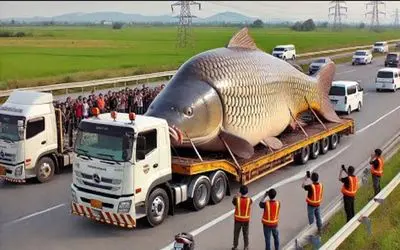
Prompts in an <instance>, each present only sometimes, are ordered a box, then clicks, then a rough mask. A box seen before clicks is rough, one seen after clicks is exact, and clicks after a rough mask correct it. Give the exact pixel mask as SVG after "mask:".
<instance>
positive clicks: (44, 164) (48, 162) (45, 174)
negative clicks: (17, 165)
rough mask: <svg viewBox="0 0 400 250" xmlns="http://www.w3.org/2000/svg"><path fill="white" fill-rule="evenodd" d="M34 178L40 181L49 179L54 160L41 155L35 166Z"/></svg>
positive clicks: (52, 170) (52, 174)
mask: <svg viewBox="0 0 400 250" xmlns="http://www.w3.org/2000/svg"><path fill="white" fill-rule="evenodd" d="M35 171H36V179H37V180H38V181H39V182H40V183H44V182H48V181H50V180H51V179H52V178H53V176H54V162H53V160H52V159H51V158H49V157H42V158H41V159H40V160H39V161H38V162H37V164H36V166H35Z"/></svg>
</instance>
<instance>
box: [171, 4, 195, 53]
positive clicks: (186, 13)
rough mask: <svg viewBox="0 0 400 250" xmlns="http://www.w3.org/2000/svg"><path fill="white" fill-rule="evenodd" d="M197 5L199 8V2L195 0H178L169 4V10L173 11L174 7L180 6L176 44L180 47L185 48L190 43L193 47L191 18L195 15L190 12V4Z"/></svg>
mask: <svg viewBox="0 0 400 250" xmlns="http://www.w3.org/2000/svg"><path fill="white" fill-rule="evenodd" d="M191 5H198V6H199V10H201V4H200V3H198V2H195V1H179V2H176V3H173V4H171V10H172V12H174V7H177V6H180V7H181V12H180V15H179V24H178V35H177V41H176V45H177V47H180V48H185V47H187V46H188V44H190V45H191V46H192V47H193V37H192V27H191V26H192V18H194V17H196V16H193V15H192V14H191V11H190V6H191Z"/></svg>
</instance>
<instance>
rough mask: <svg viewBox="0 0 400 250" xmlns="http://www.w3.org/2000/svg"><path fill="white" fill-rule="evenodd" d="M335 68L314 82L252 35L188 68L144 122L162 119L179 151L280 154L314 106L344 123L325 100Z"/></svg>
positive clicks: (181, 71)
mask: <svg viewBox="0 0 400 250" xmlns="http://www.w3.org/2000/svg"><path fill="white" fill-rule="evenodd" d="M334 74H335V64H334V63H333V62H332V63H329V64H327V65H325V66H324V67H323V68H321V69H320V71H319V72H318V73H317V75H316V76H315V77H310V76H308V75H306V74H304V73H302V72H300V71H299V70H298V68H295V67H294V66H293V65H291V64H289V63H287V62H285V61H283V60H281V59H278V58H276V57H273V56H272V55H270V54H267V53H265V52H263V51H261V50H260V49H258V48H257V47H256V45H255V42H254V40H253V39H252V38H251V37H250V35H249V33H248V29H247V28H243V29H242V30H240V31H239V32H238V33H236V34H235V35H234V36H233V37H232V38H231V40H230V42H229V44H228V45H227V46H226V47H223V48H217V49H212V50H208V51H205V52H203V53H200V54H197V55H195V56H193V57H192V58H190V59H189V60H188V61H186V62H185V63H184V64H183V65H182V66H181V67H180V68H179V69H178V71H177V73H176V74H175V75H174V76H173V78H172V79H171V80H170V82H169V83H168V84H167V86H166V87H165V89H164V90H163V91H161V93H160V94H159V95H158V96H157V97H156V98H155V99H154V101H153V102H152V103H151V104H150V106H149V109H148V111H147V112H146V113H145V115H147V116H153V117H159V118H163V119H165V120H166V121H167V122H168V125H169V127H170V129H169V133H170V137H171V143H172V144H173V146H174V147H192V143H193V144H194V145H195V146H196V148H198V149H200V150H206V151H226V150H227V147H228V148H229V149H230V151H231V152H232V153H233V154H234V155H236V156H239V157H241V158H245V159H248V158H250V157H251V156H252V155H253V154H254V146H255V145H257V144H259V143H262V144H264V145H265V146H267V147H270V148H271V149H279V148H282V146H283V143H282V142H281V141H280V140H279V139H278V138H277V136H278V135H280V134H281V133H282V132H283V131H284V130H285V129H286V128H287V127H288V126H291V127H292V128H295V127H296V120H297V119H296V120H295V119H293V118H292V117H294V118H297V117H299V115H300V114H301V113H302V112H305V111H307V110H308V109H309V105H310V107H311V108H312V109H313V110H315V111H316V112H317V113H318V114H320V115H321V116H322V117H323V118H325V120H327V121H330V122H338V123H340V122H342V120H341V119H340V118H339V117H338V116H337V114H336V112H335V111H334V109H333V106H332V104H331V102H330V100H329V97H328V94H329V90H330V87H331V84H332V80H333V77H334Z"/></svg>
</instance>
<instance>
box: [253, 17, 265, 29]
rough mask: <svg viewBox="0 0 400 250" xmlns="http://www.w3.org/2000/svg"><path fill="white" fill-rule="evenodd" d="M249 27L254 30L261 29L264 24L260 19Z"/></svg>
mask: <svg viewBox="0 0 400 250" xmlns="http://www.w3.org/2000/svg"><path fill="white" fill-rule="evenodd" d="M251 26H252V27H254V28H262V27H263V26H264V23H263V21H261V20H260V19H257V20H255V21H254V22H253V24H252V25H251Z"/></svg>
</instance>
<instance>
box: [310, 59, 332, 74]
mask: <svg viewBox="0 0 400 250" xmlns="http://www.w3.org/2000/svg"><path fill="white" fill-rule="evenodd" d="M331 61H332V60H331V59H330V58H329V57H321V58H318V59H316V60H314V61H312V62H311V63H310V65H309V66H308V73H309V75H313V74H314V73H315V72H317V71H318V70H319V69H320V68H321V67H322V66H324V65H325V64H327V63H329V62H331Z"/></svg>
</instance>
